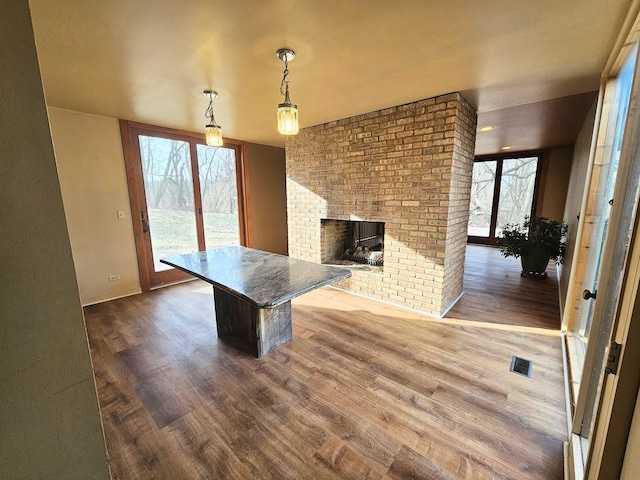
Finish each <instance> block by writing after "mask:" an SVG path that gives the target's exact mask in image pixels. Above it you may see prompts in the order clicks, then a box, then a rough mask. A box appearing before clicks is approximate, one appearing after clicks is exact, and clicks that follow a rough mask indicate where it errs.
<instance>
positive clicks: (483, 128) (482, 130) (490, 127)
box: [480, 125, 493, 132]
mask: <svg viewBox="0 0 640 480" xmlns="http://www.w3.org/2000/svg"><path fill="white" fill-rule="evenodd" d="M491 130H493V127H492V126H491V125H487V126H486V127H482V128H480V131H481V132H490V131H491Z"/></svg>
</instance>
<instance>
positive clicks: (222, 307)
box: [213, 287, 293, 358]
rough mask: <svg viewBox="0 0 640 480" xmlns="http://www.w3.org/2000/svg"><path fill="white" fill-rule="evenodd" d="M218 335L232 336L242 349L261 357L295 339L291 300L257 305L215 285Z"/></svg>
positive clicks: (223, 336)
mask: <svg viewBox="0 0 640 480" xmlns="http://www.w3.org/2000/svg"><path fill="white" fill-rule="evenodd" d="M213 298H214V301H215V309H216V325H217V327H218V337H220V338H223V339H225V338H229V337H231V338H233V339H237V340H239V342H234V344H236V345H237V346H239V347H240V348H243V349H244V350H246V351H248V352H249V353H251V354H253V355H255V356H256V357H258V358H260V357H262V356H263V355H265V354H266V353H267V352H268V351H269V350H271V349H272V348H273V347H277V346H278V345H280V344H282V343H284V342H288V341H289V340H291V339H292V338H293V332H292V329H291V301H288V302H285V303H283V304H281V305H278V306H276V307H272V308H258V307H256V306H255V305H252V304H251V303H249V302H247V301H246V300H243V299H242V298H240V297H237V296H235V295H232V294H230V293H227V292H225V291H224V290H221V289H219V288H216V287H213Z"/></svg>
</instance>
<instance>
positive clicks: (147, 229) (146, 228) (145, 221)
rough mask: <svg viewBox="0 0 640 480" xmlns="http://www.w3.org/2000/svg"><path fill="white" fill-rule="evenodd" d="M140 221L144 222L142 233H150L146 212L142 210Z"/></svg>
mask: <svg viewBox="0 0 640 480" xmlns="http://www.w3.org/2000/svg"><path fill="white" fill-rule="evenodd" d="M140 220H141V221H142V233H149V222H147V220H146V219H145V218H144V210H140Z"/></svg>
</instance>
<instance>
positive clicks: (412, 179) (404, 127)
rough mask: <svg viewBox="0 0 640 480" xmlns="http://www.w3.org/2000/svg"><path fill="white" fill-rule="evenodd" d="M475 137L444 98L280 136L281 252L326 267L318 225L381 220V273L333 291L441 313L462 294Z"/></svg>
mask: <svg viewBox="0 0 640 480" xmlns="http://www.w3.org/2000/svg"><path fill="white" fill-rule="evenodd" d="M475 131H476V114H475V112H474V111H473V109H472V108H471V107H470V106H469V104H468V103H467V102H466V101H465V100H464V99H463V98H462V97H461V96H460V94H458V93H452V94H447V95H443V96H440V97H436V98H430V99H426V100H420V101H418V102H415V103H410V104H407V105H401V106H397V107H392V108H387V109H384V110H378V111H375V112H371V113H367V114H364V115H358V116H356V117H351V118H345V119H342V120H337V121H333V122H330V123H326V124H322V125H316V126H313V127H309V128H304V129H302V130H301V131H300V133H299V134H298V135H297V136H295V137H289V138H287V143H286V159H287V160H286V162H287V214H288V229H289V255H290V256H292V257H294V258H300V259H305V260H310V261H314V262H317V263H320V262H322V261H326V249H327V247H326V245H325V244H326V235H327V234H326V232H325V233H323V231H324V230H325V229H326V228H327V221H364V222H377V223H383V224H384V267H383V270H381V271H375V272H370V271H358V270H354V271H353V275H352V277H351V278H349V279H346V280H342V281H340V282H338V283H337V284H336V285H335V286H337V287H339V288H343V289H345V290H349V291H353V292H355V293H359V294H362V295H366V296H370V297H373V298H376V299H379V300H383V301H387V302H391V303H395V304H399V305H403V306H406V307H410V308H413V309H416V310H420V311H425V312H428V313H431V314H434V315H438V316H440V315H443V314H444V313H446V311H447V310H448V309H449V308H450V307H451V306H452V305H453V304H454V303H455V302H456V300H457V299H458V298H459V297H460V295H461V294H462V280H463V273H464V255H465V247H466V240H467V219H468V213H469V192H470V187H471V174H472V170H473V156H474V146H475ZM323 225H324V227H323ZM340 225H341V224H340V223H339V222H338V223H335V224H333V226H331V227H329V228H334V229H336V228H337V229H340V228H343V227H341V226H340ZM323 250H324V251H323ZM323 256H324V257H325V258H323Z"/></svg>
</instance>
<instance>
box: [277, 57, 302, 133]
mask: <svg viewBox="0 0 640 480" xmlns="http://www.w3.org/2000/svg"><path fill="white" fill-rule="evenodd" d="M276 56H277V57H278V58H279V59H280V60H282V61H283V62H284V72H283V75H282V82H281V83H280V95H284V102H283V103H280V104H278V112H277V117H278V132H280V133H281V134H282V135H295V134H296V133H298V106H297V105H294V104H293V103H291V100H290V99H289V80H287V75H289V62H290V61H291V60H293V59H294V58H296V54H295V52H294V51H293V50H289V49H288V48H281V49H280V50H278V51H277V52H276Z"/></svg>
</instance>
